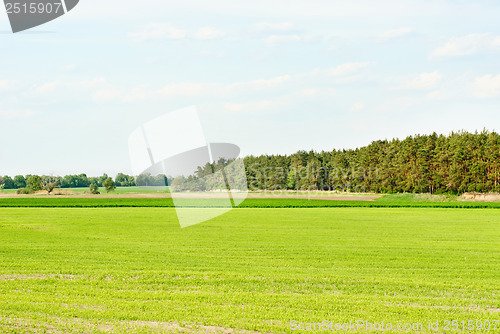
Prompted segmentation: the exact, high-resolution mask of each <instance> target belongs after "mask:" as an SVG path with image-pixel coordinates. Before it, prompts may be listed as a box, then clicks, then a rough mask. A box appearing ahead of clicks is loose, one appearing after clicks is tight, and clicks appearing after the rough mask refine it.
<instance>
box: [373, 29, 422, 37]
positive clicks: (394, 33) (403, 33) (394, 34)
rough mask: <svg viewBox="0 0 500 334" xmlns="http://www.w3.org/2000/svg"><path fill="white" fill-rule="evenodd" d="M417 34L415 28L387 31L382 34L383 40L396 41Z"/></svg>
mask: <svg viewBox="0 0 500 334" xmlns="http://www.w3.org/2000/svg"><path fill="white" fill-rule="evenodd" d="M414 33H415V29H413V28H401V29H394V30H389V31H386V32H384V33H383V34H382V36H381V37H382V38H383V39H394V38H401V37H404V36H408V35H412V34H414Z"/></svg>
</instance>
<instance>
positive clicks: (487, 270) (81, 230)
mask: <svg viewBox="0 0 500 334" xmlns="http://www.w3.org/2000/svg"><path fill="white" fill-rule="evenodd" d="M0 240H1V242H2V244H1V247H0V273H1V274H0V331H1V332H6V333H18V332H22V331H29V332H37V331H39V332H63V333H66V332H85V333H88V332H116V333H122V332H126V331H128V332H139V333H140V332H144V333H146V332H147V333H151V332H162V333H165V332H176V331H180V330H181V328H191V329H192V330H193V331H194V332H200V333H205V332H209V331H210V330H213V331H215V332H217V331H218V332H222V331H223V330H224V329H228V328H232V329H235V330H236V332H243V331H242V330H249V331H256V332H264V333H268V332H272V333H282V332H286V333H290V332H292V331H291V330H290V321H291V320H297V321H300V322H321V321H323V320H330V321H333V322H349V321H350V320H351V321H355V320H357V319H364V320H366V321H372V322H380V321H384V322H386V323H387V322H392V323H394V324H395V323H398V322H405V323H414V322H422V323H424V324H427V322H428V321H430V320H432V321H438V320H439V321H440V323H441V325H443V323H444V321H445V320H447V319H448V320H459V321H461V320H465V321H467V320H469V319H481V320H487V319H489V320H490V321H493V320H495V319H499V317H500V313H499V312H500V300H499V296H500V214H499V213H498V211H496V210H477V209H476V210H469V209H463V210H454V209H441V208H433V209H426V208H420V209H415V208H392V209H389V208H377V209H373V208H330V209H293V210H292V209H255V208H254V209H245V208H242V209H239V210H233V211H231V212H229V213H227V214H225V215H223V216H220V217H218V218H216V219H213V220H211V221H208V222H205V223H203V224H199V225H196V226H193V227H190V228H186V229H180V228H179V226H178V223H177V221H176V217H175V211H174V210H173V209H171V208H92V209H89V208H86V209H85V208H82V209H78V208H31V209H25V208H3V209H1V211H0ZM499 329H500V325H498V326H497V331H496V332H498V330H499ZM360 332H366V331H360ZM422 332H423V333H427V332H428V331H427V330H424V331H422ZM491 332H495V331H491Z"/></svg>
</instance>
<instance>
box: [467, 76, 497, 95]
mask: <svg viewBox="0 0 500 334" xmlns="http://www.w3.org/2000/svg"><path fill="white" fill-rule="evenodd" d="M471 86H472V93H473V95H474V96H475V97H478V98H489V97H498V96H500V74H498V75H496V76H493V75H491V74H489V75H485V76H482V77H477V78H475V79H474V81H473V82H472V85H471Z"/></svg>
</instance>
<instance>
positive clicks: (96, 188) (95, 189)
mask: <svg viewBox="0 0 500 334" xmlns="http://www.w3.org/2000/svg"><path fill="white" fill-rule="evenodd" d="M89 189H90V193H91V194H94V195H99V194H100V191H99V186H98V185H97V184H95V183H92V184H91V185H90V186H89Z"/></svg>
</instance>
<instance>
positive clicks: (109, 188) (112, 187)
mask: <svg viewBox="0 0 500 334" xmlns="http://www.w3.org/2000/svg"><path fill="white" fill-rule="evenodd" d="M102 185H103V186H104V187H105V188H106V192H108V193H109V192H111V191H113V190H115V189H116V185H115V183H114V182H113V179H112V178H110V177H108V178H107V179H106V181H104V182H103V184H102Z"/></svg>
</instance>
